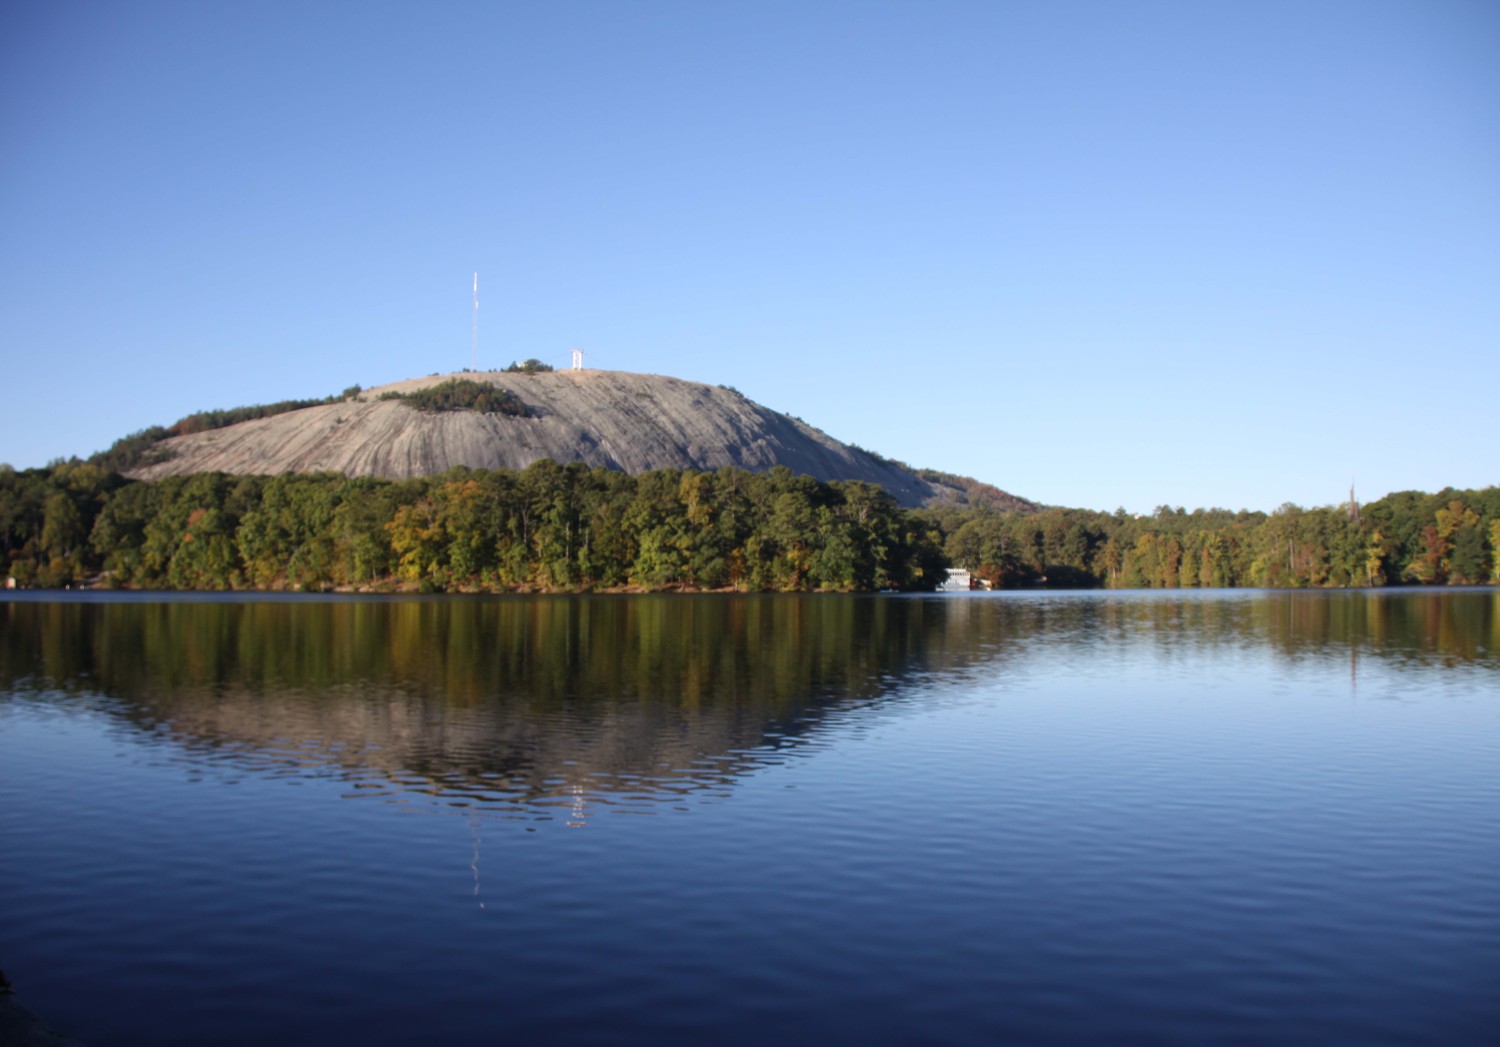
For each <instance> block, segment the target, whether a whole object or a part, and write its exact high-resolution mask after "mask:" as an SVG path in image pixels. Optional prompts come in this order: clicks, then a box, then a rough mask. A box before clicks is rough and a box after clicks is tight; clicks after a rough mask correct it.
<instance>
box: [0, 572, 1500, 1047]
mask: <svg viewBox="0 0 1500 1047" xmlns="http://www.w3.org/2000/svg"><path fill="white" fill-rule="evenodd" d="M1497 647H1500V601H1497V596H1496V594H1495V593H1493V592H1490V591H1479V590H1476V591H1457V592H1448V591H1419V592H1405V593H1387V592H1375V593H1302V594H1297V593H1274V594H1272V593H1245V592H1224V593H1188V594H1179V593H1155V594H1141V593H1134V594H1131V593H1126V594H1095V593H1069V594H993V595H991V594H984V595H972V596H971V595H968V594H957V595H952V596H940V597H824V596H819V597H794V596H788V597H764V596H747V597H721V596H709V597H540V598H531V597H502V598H487V599H465V598H422V599H366V598H313V599H295V598H285V597H280V598H253V599H246V598H235V597H230V598H224V597H219V598H212V597H209V598H205V597H162V596H142V595H132V596H113V597H111V596H86V597H76V596H75V597H70V598H67V599H58V598H56V597H55V596H53V597H51V598H45V597H44V598H35V597H30V596H25V597H21V598H17V599H12V600H9V601H5V602H0V841H3V844H0V884H3V885H4V890H5V896H6V900H7V904H6V906H5V914H4V916H3V917H0V966H3V967H4V969H5V970H6V971H7V973H9V974H10V976H11V978H12V980H13V981H14V982H16V983H17V986H18V989H19V990H20V992H21V994H22V996H23V998H24V1000H25V1001H26V1002H27V1003H28V1004H30V1005H31V1006H33V1007H34V1008H36V1009H38V1010H40V1011H42V1012H43V1013H44V1014H45V1015H46V1016H47V1018H48V1019H49V1020H50V1021H51V1022H52V1024H53V1025H55V1026H58V1027H59V1028H61V1029H62V1030H63V1031H65V1032H67V1033H69V1034H72V1035H75V1036H78V1037H79V1038H81V1039H84V1040H86V1041H88V1042H89V1043H91V1044H94V1045H96V1047H102V1045H106V1044H203V1043H216V1044H262V1043H266V1042H278V1043H281V1044H286V1045H288V1047H290V1045H295V1044H303V1043H305V1044H324V1043H329V1042H334V1041H335V1040H337V1041H339V1042H343V1041H353V1042H361V1043H369V1044H385V1043H390V1044H397V1043H402V1044H404V1043H409V1042H412V1041H413V1040H433V1041H435V1042H447V1043H454V1044H465V1043H474V1044H479V1043H492V1042H496V1041H501V1040H506V1039H509V1040H510V1041H511V1042H548V1043H621V1044H632V1043H651V1044H657V1043H664V1044H671V1043H702V1042H705V1041H706V1040H711V1041H715V1042H724V1043H765V1042H767V1041H771V1040H775V1039H782V1040H790V1041H796V1042H810V1041H813V1040H815V1039H816V1040H826V1039H829V1038H833V1039H837V1040H839V1041H846V1042H854V1041H863V1042H869V1043H893V1044H894V1043H923V1042H930V1043H974V1044H979V1043H994V1042H997V1041H1001V1040H1007V1039H1009V1040H1013V1041H1028V1042H1100V1043H1103V1042H1120V1041H1122V1040H1126V1041H1130V1040H1134V1041H1139V1042H1162V1043H1199V1042H1205V1041H1224V1040H1234V1041H1240V1042H1255V1041H1271V1040H1274V1041H1277V1042H1304V1043H1315V1042H1316V1043H1328V1042H1348V1043H1418V1042H1444V1043H1486V1042H1494V1030H1495V1029H1497V1028H1500V996H1497V991H1496V988H1495V987H1496V985H1497V984H1500V873H1497V870H1500V686H1497V684H1500V659H1497V658H1496V655H1495V651H1496V650H1497Z"/></svg>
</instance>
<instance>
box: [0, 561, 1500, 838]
mask: <svg viewBox="0 0 1500 1047" xmlns="http://www.w3.org/2000/svg"><path fill="white" fill-rule="evenodd" d="M1497 602H1500V596H1497V594H1495V593H1493V592H1490V591H1468V592H1452V591H1421V592H1415V593H1188V594H1083V593H1077V594H996V595H993V596H974V597H968V596H957V597H933V598H874V597H801V596H786V597H770V596H743V597H742V596H734V597H702V598H687V597H586V596H584V597H547V598H499V599H454V598H437V599H409V600H402V599H320V600H288V599H284V598H283V599H269V600H244V599H228V600H225V599H201V598H183V599H163V598H150V599H142V598H133V599H132V598H125V599H120V598H93V599H84V598H78V599H65V600H57V599H19V600H11V601H6V602H0V703H5V702H17V701H25V700H28V696H30V697H31V698H33V699H34V698H36V697H38V696H45V697H46V700H47V701H54V700H57V699H58V698H60V697H61V698H63V699H64V700H70V701H75V702H85V703H92V704H93V705H94V706H95V707H96V708H99V709H101V710H102V711H104V712H106V713H107V714H108V715H110V716H112V717H115V718H117V719H118V720H119V721H120V722H121V723H122V724H126V725H129V728H130V729H131V730H133V731H136V732H143V733H145V734H148V735H155V736H157V737H159V738H160V739H161V740H162V741H164V742H169V743H170V745H169V746H168V747H167V748H168V749H169V750H170V751H171V752H172V753H174V754H176V758H179V759H183V760H185V761H186V762H188V763H189V764H190V765H192V766H194V767H196V768H198V769H199V770H200V771H201V770H206V769H207V768H210V767H215V766H217V767H226V766H227V767H230V768H233V769H236V770H241V771H243V770H253V771H254V772H255V773H261V774H271V775H287V776H294V777H306V776H312V775H318V776H327V775H334V776H338V777H340V778H343V779H345V780H347V781H348V782H349V783H350V789H349V794H350V795H370V796H381V797H385V798H388V799H396V800H405V801H408V802H410V801H413V800H416V801H418V802H427V803H441V804H444V805H459V806H467V807H470V808H472V809H474V810H475V811H477V812H483V813H485V814H492V815H499V816H512V817H522V818H534V817H537V816H543V817H551V818H554V819H557V820H563V821H573V822H578V821H582V820H584V819H586V817H587V816H588V813H589V810H590V809H591V808H592V807H593V806H594V805H609V806H613V807H617V808H623V809H635V810H640V811H653V810H657V809H659V808H660V807H661V806H662V805H664V804H666V805H671V804H674V803H680V802H683V801H684V800H685V799H686V798H688V797H690V796H693V797H702V796H705V795H707V796H712V795H715V794H717V793H720V792H722V791H724V790H726V789H728V788H729V787H730V786H732V784H733V783H734V781H735V780H737V779H738V778H740V777H741V776H743V775H745V774H747V773H750V772H752V771H754V770H755V769H757V768H760V767H764V766H766V765H767V764H771V763H775V762H779V761H781V760H785V759H788V758H792V757H793V756H794V755H795V754H796V753H797V752H799V751H808V747H814V748H815V747H816V746H817V745H818V744H819V738H820V735H821V734H822V733H823V732H825V731H827V730H830V729H832V728H834V727H840V728H849V725H850V724H851V722H852V717H851V712H852V711H853V710H868V709H869V708H870V707H871V706H872V705H876V704H883V703H890V702H900V701H903V700H905V699H906V698H907V697H909V696H910V695H912V694H914V693H918V692H919V691H921V690H923V688H924V687H926V688H927V689H928V690H930V687H927V685H931V684H940V683H943V682H952V681H955V680H962V679H964V678H972V677H974V676H983V677H996V678H1002V677H1006V674H1009V676H1011V677H1014V676H1020V675H1023V674H1024V673H1025V672H1027V671H1029V668H1030V662H1031V660H1032V656H1033V651H1034V650H1035V651H1040V650H1042V649H1043V646H1044V645H1043V644H1041V643H1040V642H1039V641H1042V640H1045V649H1046V651H1048V652H1049V654H1048V656H1047V657H1048V658H1049V659H1056V658H1057V657H1059V656H1061V657H1062V658H1064V659H1067V658H1070V657H1071V658H1074V659H1088V658H1092V657H1096V656H1098V655H1099V654H1100V653H1101V652H1106V651H1110V650H1123V649H1126V648H1128V649H1130V650H1132V651H1135V650H1141V649H1145V650H1152V651H1154V652H1155V653H1156V655H1157V656H1158V657H1160V658H1164V659H1171V658H1173V657H1181V656H1186V655H1187V654H1188V653H1189V652H1201V650H1202V649H1203V648H1205V647H1210V648H1217V647H1221V648H1225V649H1236V650H1246V651H1254V650H1264V651H1267V652H1270V653H1271V655H1272V656H1273V657H1276V658H1279V659H1283V660H1286V661H1288V662H1291V663H1293V664H1298V663H1302V662H1308V661H1327V660H1329V659H1339V660H1347V661H1349V664H1350V667H1351V672H1355V673H1357V672H1358V666H1359V659H1361V658H1365V659H1376V660H1378V661H1379V662H1380V663H1381V664H1383V665H1385V666H1389V667H1392V668H1393V669H1396V670H1399V669H1400V668H1401V666H1402V665H1405V664H1410V665H1413V666H1422V667H1431V666H1446V667H1457V666H1471V667H1480V668H1482V669H1484V670H1485V671H1488V670H1490V669H1493V668H1494V667H1495V665H1496V660H1495V658H1494V655H1493V652H1494V651H1495V650H1497V649H1500V633H1497V630H1500V614H1497V613H1496V608H1497ZM1047 664H1048V665H1049V666H1051V665H1055V664H1056V663H1055V662H1054V661H1049V662H1048V663H1047ZM1049 671H1050V670H1049Z"/></svg>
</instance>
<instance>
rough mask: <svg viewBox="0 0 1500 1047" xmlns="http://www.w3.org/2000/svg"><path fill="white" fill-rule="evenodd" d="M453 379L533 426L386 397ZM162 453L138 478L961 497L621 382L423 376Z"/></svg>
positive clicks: (871, 461)
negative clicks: (433, 481)
mask: <svg viewBox="0 0 1500 1047" xmlns="http://www.w3.org/2000/svg"><path fill="white" fill-rule="evenodd" d="M452 378H468V379H471V380H473V381H478V382H486V383H489V384H491V385H494V386H497V387H498V388H500V389H504V390H508V391H509V392H511V393H513V394H514V395H515V396H516V397H518V398H519V399H520V400H521V401H522V402H523V403H524V404H525V405H526V414H525V416H524V417H515V416H511V415H506V414H485V413H480V412H477V411H445V412H439V413H423V412H420V411H417V410H415V409H413V408H412V407H411V406H409V405H408V404H405V403H403V402H401V401H400V400H397V399H385V400H382V399H379V396H380V394H381V393H383V392H389V391H394V392H401V393H410V392H412V391H413V390H416V389H421V388H423V387H425V386H430V385H436V384H438V383H440V382H445V381H448V380H450V379H452ZM160 446H161V447H162V448H164V449H166V450H167V451H169V452H170V455H171V457H169V458H168V459H167V460H166V461H162V462H159V463H156V464H152V465H146V466H142V467H140V468H138V469H134V470H132V471H131V473H130V475H132V476H134V477H137V478H140V479H157V478H159V477H163V476H174V475H181V474H186V473H197V472H224V473H241V474H243V473H260V474H278V473H308V472H338V473H344V474H346V475H349V476H379V477H385V478H388V479H405V478H408V477H413V476H427V475H432V474H436V473H441V472H443V471H444V470H446V469H449V468H451V467H453V466H456V465H466V466H470V467H472V468H476V469H523V468H525V467H526V466H527V465H529V464H531V463H532V462H534V461H536V460H537V459H540V458H551V459H553V460H554V461H558V462H583V463H585V464H587V465H590V466H603V467H605V468H608V469H618V470H622V471H624V472H627V473H641V472H646V471H648V470H651V469H665V468H671V469H717V468H720V467H722V466H737V467H739V468H741V469H748V470H752V471H763V470H766V469H770V468H771V467H772V466H776V465H784V466H786V467H787V468H789V469H791V470H792V471H793V472H796V473H805V474H808V475H810V476H813V477H816V478H817V479H819V480H864V481H868V482H870V483H876V484H880V485H881V486H882V487H884V488H885V489H886V490H888V491H890V492H891V494H893V495H894V496H895V497H896V498H897V499H898V500H899V501H900V502H901V503H902V504H904V505H920V504H924V503H928V502H932V501H936V500H941V499H942V498H944V497H945V496H948V495H950V494H952V493H953V491H952V490H951V489H950V488H948V487H946V486H940V485H935V484H933V483H929V482H928V481H927V480H924V479H922V478H921V477H919V476H917V475H916V474H914V473H913V472H912V471H911V470H909V469H906V468H904V467H902V466H900V465H898V464H896V463H893V462H889V461H886V460H884V459H881V458H879V457H877V456H875V455H871V454H869V453H867V452H865V451H862V450H860V449H858V448H855V447H850V446H848V445H847V444H843V443H840V442H839V441H837V440H835V439H833V438H832V437H831V436H829V435H828V434H827V433H824V432H822V431H821V430H818V429H814V428H813V427H812V426H810V425H807V424H806V423H804V422H802V421H799V420H798V419H795V418H791V417H788V416H787V415H784V414H781V413H779V412H777V411H772V410H770V409H769V408H766V407H762V406H761V405H760V404H757V403H755V402H754V401H751V400H749V399H746V398H745V397H744V396H742V395H741V394H740V393H738V392H736V391H734V390H732V389H728V388H725V387H723V386H711V385H703V384H700V383H698V382H685V381H682V380H680V379H677V378H668V377H664V376H661V375H650V374H632V373H628V372H625V371H589V370H580V371H552V372H544V373H540V374H517V373H511V372H504V371H490V372H481V373H465V374H461V375H433V376H431V377H428V378H413V379H408V380H406V381H403V382H393V383H391V384H390V385H384V386H380V387H378V388H375V389H369V390H365V391H364V392H363V393H362V394H361V395H360V396H359V397H358V398H357V399H353V400H346V401H342V402H340V403H332V404H321V405H319V406H316V407H305V408H302V409H300V410H296V411H288V412H286V413H284V414H278V415H275V416H272V417H269V418H259V419H256V420H254V421H248V422H240V423H238V424H236V425H231V426H226V427H225V428H222V429H212V430H209V431H206V432H200V433H193V434H191V435H187V436H178V437H174V438H172V439H170V440H167V441H164V442H163V443H162V444H161V445H160Z"/></svg>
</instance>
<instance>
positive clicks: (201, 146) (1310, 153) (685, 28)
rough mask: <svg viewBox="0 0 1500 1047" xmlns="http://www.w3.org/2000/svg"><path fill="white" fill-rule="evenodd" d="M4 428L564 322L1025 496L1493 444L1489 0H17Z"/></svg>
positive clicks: (1272, 494) (369, 379)
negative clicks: (474, 318)
mask: <svg viewBox="0 0 1500 1047" xmlns="http://www.w3.org/2000/svg"><path fill="white" fill-rule="evenodd" d="M4 23H5V29H4V33H3V34H0V158H3V162H0V367H3V370H0V389H3V399H0V461H8V462H10V463H11V464H13V465H15V466H16V467H18V468H19V467H30V466H37V465H42V464H44V463H46V462H47V461H48V460H49V459H53V458H56V457H67V456H70V455H78V456H86V455H88V454H90V453H92V452H93V451H96V450H100V449H102V448H104V447H107V446H108V445H109V444H110V443H111V442H113V440H114V439H115V438H117V437H119V436H122V435H125V434H126V433H129V432H132V431H135V430H138V429H141V428H144V427H146V426H148V425H152V424H169V423H171V422H172V421H174V420H176V419H177V418H179V417H181V416H182V415H185V414H188V413H190V412H192V411H195V410H200V409H205V408H213V407H233V406H239V405H243V404H250V403H265V402H270V401H275V400H282V399H289V398H301V397H315V396H323V395H327V394H329V393H336V392H338V391H340V390H342V389H343V388H345V387H346V386H349V385H352V384H354V383H359V384H362V385H364V386H371V385H376V384H380V383H383V382H387V381H394V380H396V379H399V378H405V377H411V376H415V375H424V374H429V373H433V372H447V371H456V370H459V369H461V368H463V367H465V366H468V364H469V362H470V315H471V302H470V298H471V295H470V285H471V281H472V278H473V273H474V272H475V271H478V273H479V281H480V300H481V306H480V322H479V361H480V364H481V366H484V367H489V366H503V365H504V364H506V363H509V362H510V361H512V360H516V359H520V358H525V357H530V356H536V357H540V358H542V359H544V360H546V361H548V362H550V363H552V364H554V365H555V366H558V367H564V366H566V365H567V363H568V359H569V350H570V349H572V348H574V347H577V348H581V349H583V350H584V351H585V353H586V354H587V358H586V362H587V363H588V365H590V366H593V367H601V368H609V369H617V370H626V371H643V372H653V373H659V374H670V375H676V376H678V377H681V378H687V379H693V380H698V381H704V382H710V383H720V384H725V385H733V386H735V387H736V388H738V389H739V390H740V391H741V392H743V393H745V394H746V395H747V396H750V397H751V398H753V399H755V400H758V401H760V402H761V403H764V404H766V405H767V406H769V407H773V408H776V409H778V410H781V411H785V412H788V413H791V414H795V415H798V416H799V417H801V418H804V419H806V420H807V421H809V422H811V423H812V424H814V425H816V426H818V427H820V428H822V429H824V430H826V431H827V432H828V433H830V434H831V435H833V436H835V437H838V438H839V439H842V440H846V441H852V442H854V443H858V444H860V445H861V446H864V447H867V448H870V449H872V450H876V451H879V452H881V453H883V454H885V455H888V456H890V457H893V458H899V459H901V460H903V461H906V462H909V463H911V464H913V465H920V466H932V467H935V468H940V469H945V470H948V471H951V472H956V473H963V474H967V475H972V476H975V477H978V478H979V479H982V480H986V481H988V482H991V483H994V484H996V485H997V486H999V487H1002V488H1004V489H1006V490H1009V491H1012V492H1014V493H1016V494H1020V495H1023V496H1025V497H1029V498H1032V499H1035V500H1038V501H1042V502H1047V503H1050V504H1058V505H1069V506H1081V507H1089V508H1099V509H1113V508H1115V507H1116V506H1124V507H1125V508H1127V509H1129V510H1131V511H1137V512H1148V511H1150V510H1151V509H1152V508H1153V507H1155V506H1157V505H1160V504H1168V505H1174V506H1175V505H1180V506H1184V507H1187V508H1189V509H1191V508H1194V507H1198V506H1223V507H1227V508H1242V507H1244V508H1251V509H1266V510H1269V509H1273V508H1275V507H1276V506H1277V505H1279V504H1281V503H1282V502H1286V501H1292V502H1296V503H1298V504H1300V505H1304V506H1311V505H1326V504H1332V503H1334V502H1337V501H1338V500H1340V499H1341V498H1342V497H1343V496H1344V495H1345V492H1346V491H1347V489H1348V487H1349V484H1350V481H1351V480H1352V481H1354V482H1355V483H1356V484H1357V485H1358V489H1359V493H1360V495H1361V496H1362V497H1364V498H1374V497H1378V496H1379V495H1382V494H1385V493H1387V492H1389V491H1393V490H1405V489H1413V488H1415V489H1422V490H1432V491H1435V490H1438V489H1440V488H1442V487H1444V486H1448V485H1452V486H1458V487H1483V486H1489V485H1493V484H1495V483H1500V454H1497V453H1496V443H1497V441H1496V438H1495V433H1496V432H1497V425H1496V421H1495V418H1496V411H1497V408H1496V390H1497V379H1500V4H1497V3H1495V2H1493V0H1399V2H1389V0H1348V2H1341V0H1292V2H1281V0H1254V2H1250V0H1245V2H1240V3H1229V2H1224V3H1202V2H1197V0H1181V2H1172V3H1151V2H1140V3H1133V2H1119V0H1099V2H1067V0H1062V2H1043V0H1033V2H1028V3H1006V2H1002V0H973V2H962V3H952V2H942V0H922V2H908V3H881V2H874V0H863V2H851V3H833V2H826V3H818V2H807V0H797V2H779V0H754V2H734V3H729V2H724V3H704V2H701V0H693V2H683V3H660V2H651V0H640V2H634V0H632V2H619V0H611V2H573V3H499V2H486V3H475V4H465V3H436V4H416V3H408V4H390V3H375V2H369V0H364V2H359V3H318V2H308V0H298V2H295V3H290V2H277V0H260V2H256V3H212V2H199V0H191V2H184V3H159V2H132V3H120V4H100V3H81V2H77V0H15V2H13V3H11V4H8V5H7V6H6V14H5V19H4Z"/></svg>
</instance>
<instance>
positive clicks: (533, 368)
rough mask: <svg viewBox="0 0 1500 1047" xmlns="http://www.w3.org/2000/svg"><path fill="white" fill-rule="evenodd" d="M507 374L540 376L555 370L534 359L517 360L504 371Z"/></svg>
mask: <svg viewBox="0 0 1500 1047" xmlns="http://www.w3.org/2000/svg"><path fill="white" fill-rule="evenodd" d="M505 370H506V373H507V374H542V373H543V372H545V371H553V370H556V368H554V367H553V366H552V365H551V364H544V363H542V362H541V361H540V360H538V359H537V358H536V357H532V358H531V359H529V360H518V361H516V362H515V363H513V364H511V365H510V366H509V367H507V368H506V369H505Z"/></svg>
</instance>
